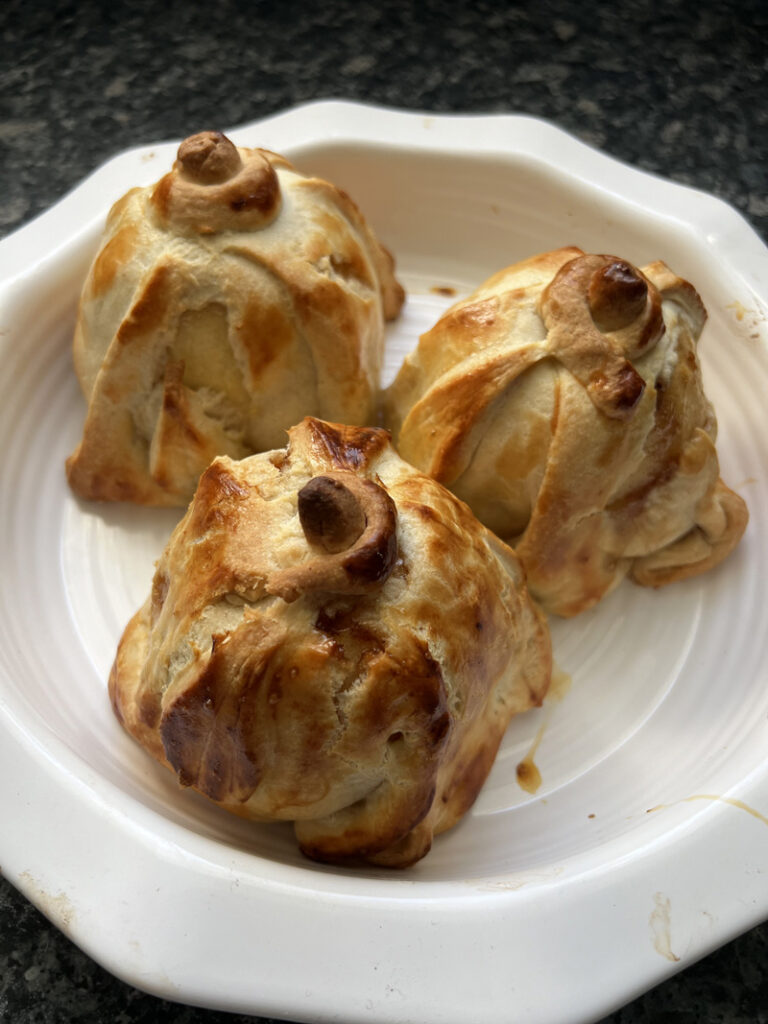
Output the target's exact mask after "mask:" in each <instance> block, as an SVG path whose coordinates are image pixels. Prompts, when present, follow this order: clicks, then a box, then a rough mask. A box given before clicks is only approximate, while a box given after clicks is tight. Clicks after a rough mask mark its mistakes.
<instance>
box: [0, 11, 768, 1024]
mask: <svg viewBox="0 0 768 1024" xmlns="http://www.w3.org/2000/svg"><path fill="white" fill-rule="evenodd" d="M0 40H2V48H1V49H0V183H1V184H2V187H1V188H0V234H6V233H8V232H10V231H12V230H13V229H15V228H16V227H18V226H20V225H21V224H23V223H24V222H26V221H27V220H29V219H30V218H32V217H34V216H35V215H36V214H38V213H40V212H42V211H43V210H45V209H46V208H47V207H48V206H50V205H51V204H52V203H53V202H55V201H56V200H57V199H58V198H60V197H61V196H62V195H63V194H64V193H65V192H66V191H67V190H68V189H70V188H71V187H73V186H74V185H75V184H77V183H78V182H79V181H80V180H81V179H82V178H83V177H84V176H85V175H86V174H88V173H89V172H90V171H91V170H93V169H94V168H95V167H97V166H98V165H99V164H100V163H102V162H103V161H104V160H105V159H106V158H108V157H109V156H111V155H113V154H114V153H116V152H118V151H120V150H121V149H124V148H126V147H127V146H130V145H138V144H142V143H151V142H156V141H159V140H161V139H170V138H181V137H183V136H184V135H186V134H188V133H189V132H191V131H195V130H198V129H200V128H208V127H227V126H232V125H236V124H238V123H241V122H245V121H250V120H253V119H255V118H258V117H259V116H264V115H267V114H271V113H274V112H276V111H279V110H281V109H284V108H286V107H288V106H292V105H295V104H297V103H301V102H305V101H307V100H312V99H319V98H330V97H333V98H348V99H357V100H363V101H368V102H373V103H380V104H386V105H390V106H394V107H398V108H415V109H420V110H424V111H461V112H492V111H499V112H522V113H528V114H532V115H536V116H539V117H544V118H547V119H549V120H551V121H553V122H555V123H557V124H558V125H560V126H561V127H563V128H565V129H567V130H568V131H570V132H572V133H573V134H575V135H576V136H577V137H579V138H581V139H583V140H584V141H586V142H588V143H590V144H592V145H595V146H598V147H599V148H601V149H603V150H605V151H606V152H608V153H610V154H612V155H614V156H616V157H618V158H620V159H622V160H625V161H627V162H629V163H632V164H635V165H637V166H639V167H642V168H644V169H647V170H651V171H654V172H656V173H659V174H662V175H664V176H666V177H669V178H672V179H674V180H676V181H679V182H683V183H685V184H688V185H692V186H694V187H697V188H701V189H705V190H707V191H710V192H712V193H714V194H715V195H717V196H719V197H721V198H723V199H725V200H727V201H728V202H730V203H732V204H733V205H734V206H736V207H737V208H738V209H739V210H740V211H741V212H742V213H743V214H744V216H745V217H746V218H747V219H748V220H749V221H750V223H751V224H752V225H753V226H754V227H755V228H756V230H757V231H758V232H759V233H760V234H761V235H762V237H763V238H768V45H767V44H768V6H767V5H766V4H765V2H764V0H742V2H735V3H728V2H720V3H714V2H711V0H700V2H698V3H696V4H691V3H686V2H680V0H678V2H667V3H655V4H651V3H641V2H636V3H614V4H611V5H597V4H587V3H584V2H583V0H571V2H569V0H564V2H561V3H554V2H549V0H539V2H538V3H535V4H534V3H531V4H528V5H526V6H525V7H524V6H522V5H521V6H517V5H516V4H514V3H493V2H490V0H474V2H471V3H470V2H464V0H461V2H457V3H450V4H447V3H445V2H435V0H422V2H420V3H416V2H414V3H405V2H398V0H389V2H387V3H376V4H373V3H370V4H365V3H359V2H358V3H354V4H353V3H349V4H342V3H337V2H326V3H323V4H310V3H297V2H294V0H283V2H281V3H277V2H272V0H268V2H262V0H254V2H252V3H248V4H246V3H237V2H234V0H220V2H217V3H213V4H205V5H202V4H201V5H198V4H194V3H177V2H173V0H170V2H168V3H165V4H159V3H155V2H151V3H150V2H146V0H134V2H132V3H130V4H126V3H122V2H113V3H111V4H106V3H103V4H102V3H94V2H88V0H83V2H80V3H62V2H58V3H55V2H52V3H48V4H45V5H43V4H39V5H37V4H30V3H29V2H27V0H5V2H4V3H3V5H2V8H1V9H0ZM0 827H2V828H12V827H13V824H12V822H2V824H1V825H0ZM599 969H600V965H599V964H596V965H595V970H597V971H599ZM159 1020H162V1021H164V1022H165V1024H215V1022H221V1024H224V1022H225V1021H228V1022H234V1024H240V1022H243V1021H246V1020H250V1021H255V1020H257V1018H248V1017H242V1016H231V1015H229V1014H224V1013H218V1012H215V1011H206V1010H200V1009H193V1008H190V1007H184V1006H178V1005H175V1004H170V1003H163V1002H162V1001H160V1000H158V999H156V998H154V997H152V996H148V995H145V994H143V993H141V992H138V991H136V990H134V989H132V988H130V987H128V986H126V985H124V984H123V983H121V982H118V981H116V980H115V979H114V978H112V977H111V976H110V975H109V974H107V973H106V972H105V971H104V970H102V969H101V968H100V967H98V966H97V965H96V964H95V963H93V962H92V961H91V960H89V959H88V958H87V957H86V956H84V955H83V954H82V953H81V952H80V951H79V950H77V949H76V948H75V947H74V946H73V945H72V944H71V943H70V942H69V941H68V940H67V939H66V938H65V937H64V936H63V935H62V934H60V933H59V932H58V931H57V930H56V929H54V928H53V927H52V926H50V925H49V924H48V923H47V922H46V920H45V919H44V918H43V917H42V915H40V914H39V913H38V912H37V911H36V910H35V909H34V908H33V907H32V906H31V905H30V904H28V903H27V902H26V900H25V899H24V898H23V897H21V896H20V895H19V894H18V893H17V892H16V891H15V890H14V889H13V888H12V887H11V885H10V884H9V883H8V882H7V881H5V880H3V879H0V1021H4V1022H12V1024H65V1022H70V1021H72V1022H74V1021H77V1022H93V1024H108V1022H109V1024H134V1022H135V1024H144V1022H146V1024H150V1022H155V1021H159ZM767 1021H768V926H761V927H758V928H755V929H754V930H752V931H750V932H749V933H748V934H746V935H744V936H742V937H741V938H739V939H736V940H735V941H733V942H732V943H730V944H729V945H727V946H726V947H724V948H723V949H721V950H719V951H717V952H716V953H713V954H712V955H711V956H710V957H708V958H707V959H706V960H704V961H701V962H700V963H698V964H695V965H693V966H691V967H689V968H688V969H687V970H686V971H684V972H683V973H681V974H679V975H677V976H676V977H674V978H672V979H671V980H669V981H668V982H666V983H664V984H663V985H661V986H659V987H658V988H656V989H654V990H653V991H651V992H649V993H646V994H644V995H641V996H640V997H639V998H637V999H635V1000H634V1001H633V1002H632V1003H630V1004H629V1005H628V1006H626V1007H625V1008H623V1009H621V1010H618V1011H616V1012H615V1013H614V1014H613V1015H612V1016H610V1017H609V1018H607V1019H606V1024H608V1022H610V1024H756V1022H757V1024H760V1022H767ZM414 1024H419V1022H417V1021H415V1022H414ZM467 1024H473V1022H467Z"/></svg>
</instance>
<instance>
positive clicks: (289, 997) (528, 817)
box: [0, 102, 768, 1024]
mask: <svg viewBox="0 0 768 1024" xmlns="http://www.w3.org/2000/svg"><path fill="white" fill-rule="evenodd" d="M197 127H199V126H190V128H191V129H194V128H197ZM231 134H232V135H233V137H234V138H235V140H236V141H238V142H240V143H242V144H247V145H259V146H265V147H267V148H270V149H274V150H277V151H280V152H285V153H286V154H287V155H289V156H290V157H292V158H293V159H294V161H295V162H296V163H297V164H298V165H299V166H300V167H301V168H302V169H305V170H307V171H314V172H317V173H320V174H322V175H325V176H327V177H328V178H330V179H331V180H333V181H335V182H337V183H338V184H340V185H342V186H343V187H345V188H346V189H347V190H348V191H349V192H350V193H351V194H352V195H353V196H354V198H355V199H356V200H357V202H358V204H359V205H360V206H361V207H362V209H363V211H364V212H365V215H366V216H367V217H368V219H369V220H370V221H371V222H372V224H373V225H374V227H375V228H376V230H377V232H378V234H379V235H380V236H381V238H382V239H383V240H384V242H385V243H386V244H387V245H388V246H389V247H390V248H391V249H392V250H393V251H394V252H395V253H396V255H397V260H398V267H399V271H400V274H401V277H402V279H403V281H404V283H405V284H406V286H407V288H408V291H409V300H408V305H407V308H406V311H405V315H404V317H403V318H402V319H401V321H400V322H399V323H398V324H396V325H395V326H394V327H393V329H392V332H391V337H390V348H389V361H388V375H389V376H391V374H392V372H393V370H394V368H395V367H396V365H397V364H398V362H399V360H400V358H401V357H402V355H403V354H404V352H405V351H407V350H408V349H409V348H410V347H411V346H412V345H413V343H414V341H415V339H416V336H417V335H418V333H419V332H420V331H421V330H423V329H425V328H426V327H427V326H428V325H430V324H431V323H432V322H433V321H434V319H436V317H437V316H438V314H439V313H440V311H441V310H442V308H444V306H445V305H446V304H447V303H448V302H449V299H448V298H446V297H445V296H443V295H440V294H439V293H438V292H437V291H435V289H440V288H443V289H445V288H449V289H453V290H455V292H456V293H457V294H461V293H463V292H466V291H467V290H469V289H470V288H471V287H473V286H474V285H476V284H478V283H479V282H480V281H481V280H482V279H484V278H485V277H486V276H488V275H489V274H490V273H491V272H492V271H494V270H497V269H498V268H500V267H502V266H504V265H507V264H509V263H511V262H513V261H515V260H517V259H519V258H522V257H524V256H527V255H531V254H533V253H535V252H538V251H542V250H545V249H549V248H553V247H557V246H560V245H564V244H571V243H572V244H577V245H580V246H582V247H583V248H585V249H587V250H593V251H599V252H611V253H615V254H618V255H622V256H625V257H627V258H629V259H630V260H632V261H633V262H635V263H638V264H643V263H645V262H648V261H650V260H652V259H655V258H662V259H664V260H665V261H666V262H667V263H669V264H670V265H671V266H672V267H673V268H674V269H675V270H676V271H677V272H678V273H679V274H681V275H682V276H684V277H687V278H689V279H690V280H692V281H693V282H694V283H695V285H696V287H697V288H698V289H699V291H700V292H701V294H702V296H703V298H704V301H705V303H706V305H707V307H708V309H709V313H710V319H709V323H708V325H707V327H706V330H705V335H704V337H703V340H702V342H701V347H700V352H701V359H702V364H703V369H704V375H705V384H706V387H707V389H708V391H709V394H710V397H711V398H712V399H713V401H714V404H715V407H716V410H717V413H718V417H719V422H720V439H719V451H720V456H721V463H722V473H723V476H724V478H725V479H726V481H727V482H729V483H730V484H731V485H732V486H734V487H735V488H736V490H738V491H739V492H741V493H742V494H743V496H744V497H745V498H746V500H747V502H748V504H749V507H750V510H751V516H752V517H751V522H750V526H749V528H748V530H747V534H746V536H745V538H744V540H743V542H742V544H741V545H740V547H739V548H738V550H737V551H736V552H735V553H734V554H733V556H732V557H731V558H730V559H729V560H728V561H727V562H726V563H725V564H724V565H723V566H722V567H721V568H719V569H717V570H716V571H714V572H711V573H710V574H709V575H707V576H705V577H703V578H701V579H698V580H694V581H691V582H687V583H681V584H676V585H673V586H671V587H668V588H666V589H664V590H662V591H659V592H652V591H646V590H643V589H640V588H637V587H633V586H632V585H631V584H629V583H627V584H624V585H623V586H622V587H621V588H619V590H618V591H616V592H615V593H614V594H613V595H612V596H610V597H609V598H608V599H607V600H605V601H604V602H603V603H602V604H601V605H600V606H599V607H598V608H596V609H595V610H594V611H592V612H589V613H587V614H585V615H582V616H581V617H579V618H577V619H575V620H572V621H569V622H561V621H558V622H554V623H553V636H554V643H555V650H556V657H557V661H558V663H559V665H560V667H561V669H562V670H564V672H565V673H567V674H568V675H569V676H570V677H571V680H572V682H571V685H570V687H569V688H567V692H564V689H565V688H563V687H560V688H559V692H558V694H557V695H556V699H553V700H548V701H547V703H545V705H544V707H543V708H542V709H540V710H538V711H536V712H532V713H530V714H527V715H525V716H521V717H520V718H519V719H518V720H516V721H515V722H513V724H512V727H511V728H510V730H509V733H508V735H507V737H506V739H505V742H504V745H503V748H502V750H501V753H500V756H499V758H498V761H497V763H496V765H495V767H494V769H493V772H492V775H491V777H490V779H489V780H488V783H487V785H486V786H485V788H484V790H483V792H482V794H481V796H480V798H479V800H478V802H477V804H476V806H475V807H474V809H473V811H472V812H471V814H470V815H469V816H468V817H467V819H466V820H465V821H464V822H463V823H462V824H460V825H459V826H458V827H457V828H456V829H455V830H453V831H452V832H451V833H449V834H447V835H445V836H443V837H441V838H439V839H438V840H437V841H436V843H435V846H434V847H433V850H432V852H431V853H430V854H429V856H428V857H427V858H426V859H425V860H424V861H422V862H421V863H420V864H418V865H417V866H416V867H415V868H413V869H412V870H410V871H407V872H404V873H391V872H385V871H377V870H362V871H352V870H343V871H342V870H335V869H332V868H323V867H319V866H314V865H312V864H310V863H309V862H306V861H304V860H302V859H301V858H300V856H299V855H298V854H297V853H296V850H295V847H294V843H293V840H292V836H291V830H290V828H288V827H287V826H286V827H283V826H276V827H273V826H254V825H248V824H246V823H244V822H242V821H239V820H238V819H236V818H232V817H230V816H228V815H226V814H224V813H223V812H219V811H218V810H217V809H216V808H213V807H211V806H210V805H208V804H207V803H206V802H205V801H203V800H202V798H198V797H196V796H195V795H193V794H191V793H189V792H182V791H180V790H179V789H178V788H177V786H176V785H175V781H174V779H173V778H172V777H171V776H170V774H169V773H166V772H164V771H163V770H162V769H160V768H158V767H156V766H155V765H154V763H153V762H151V761H150V759H149V758H148V757H146V756H145V755H144V754H143V753H142V752H141V751H140V750H139V749H138V748H137V747H136V745H135V744H134V743H133V742H132V741H130V740H129V739H128V738H127V737H126V736H125V735H123V733H122V732H121V730H120V728H119V727H118V725H117V723H116V722H115V721H114V720H113V718H112V715H111V711H110V709H109V706H108V701H107V697H106V677H107V673H108V670H109V666H110V663H111V660H112V656H113V652H114V649H115V645H116V642H117V639H118V636H119V634H120V631H121V630H122V627H123V626H124V624H125V622H126V620H127V619H128V617H129V616H130V614H131V613H132V612H133V611H134V609H135V608H136V607H137V606H138V604H139V603H140V602H141V601H142V600H143V599H144V596H145V593H146V592H147V589H148V586H149V582H150V576H151V571H152V563H153V560H154V559H155V558H156V557H157V555H158V554H159V552H160V550H161V547H162V545H163V543H164V542H165V539H166V537H167V535H168V532H169V530H170V527H171V525H172V524H173V522H174V521H175V519H176V515H175V514H174V513H167V512H157V511H152V510H143V509H136V508H115V507H109V508H101V507H94V506H89V505H86V504H81V503H79V502H77V501H76V500H75V499H74V498H73V497H72V495H71V494H70V493H69V492H68V490H67V487H66V485H65V479H64V472H63V462H64V458H65V456H66V455H67V454H68V453H69V452H70V451H71V450H72V448H73V447H74V445H75V444H76V442H77V439H78V437H79V433H80V428H81V424H82V419H83V414H84V405H83V401H82V399H81V397H80V394H79V391H78V387H77V384H76V381H75V377H74V373H73V370H72V367H71V364H70V352H69V345H70V337H71V331H72V325H73V320H74V313H75V305H76V301H77V296H78V292H79V288H80V284H81V281H82V279H83V277H84V274H85V271H86V267H87V264H88V262H89V260H90V259H91V257H92V255H93V253H94V251H95V248H96V246H97V243H98V237H99V233H100V230H101V226H102V224H103V221H104V216H105V213H106V211H107V209H108V207H109V205H110V203H111V202H112V201H113V200H114V199H116V198H117V197H118V196H120V195H121V194H122V193H123V192H125V191H126V190H127V189H128V188H129V187H130V186H132V185H135V184H143V183H149V182H151V181H154V180H156V179H157V178H158V177H159V176H160V175H161V174H162V173H164V171H165V170H166V169H167V167H168V166H169V165H170V162H171V160H172V159H173V155H174V152H175V144H170V143H169V144H163V145H160V146H156V147H153V148H145V149H139V150H133V151H130V152H127V153H124V154H123V155H121V156H118V157H117V158H116V159H114V160H112V161H111V162H110V163H108V164H107V165H105V166H104V167H102V168H101V169H100V170H98V171H97V172H96V173H95V174H94V175H92V176H91V177H90V178H89V179H88V180H87V181H86V182H85V183H84V184H83V185H81V186H80V187H79V188H78V189H76V190H75V191H74V192H73V193H71V194H70V195H68V196H67V197H66V198H65V199H64V200H63V201H62V202H61V203H59V204H58V205H57V206H55V207H54V208H53V209H51V210H50V211H49V212H48V213H46V214H44V215H43V216H42V217H40V218H39V219H38V220H36V221H34V222H33V223H31V224H30V225H28V226H27V227H24V228H22V229H21V230H20V231H19V232H17V233H16V234H15V235H12V236H11V237H10V238H8V239H7V240H6V241H4V242H2V243H0V276H1V277H2V278H4V282H3V285H2V293H1V296H0V365H1V366H2V367H3V376H2V378H1V379H0V501H1V502H2V519H1V520H0V522H1V524H2V530H0V567H1V568H0V573H1V574H0V819H1V820H2V822H3V826H2V830H0V865H1V866H2V870H3V872H4V873H5V874H6V876H7V877H8V878H10V879H11V880H12V881H13V882H14V883H15V884H16V885H18V886H19V888H20V889H21V890H22V891H23V892H24V893H25V894H26V895H27V896H28V897H29V898H30V899H31V900H32V901H33V902H34V903H36V904H37V905H38V906H39V907H40V908H41V909H42V910H43V911H44V912H45V913H46V914H48V916H49V917H50V918H51V919H52V920H53V921H54V922H55V923H56V924H57V925H59V926H60V927H61V928H62V929H63V930H64V931H65V932H66V933H67V934H68V935H69V936H70V937H71V938H72V939H73V940H74V941H75V942H76V943H78V945H80V946H81V947H82V948H83V949H84V950H86V951H87V952H88V953H89V954H90V955H91V956H92V957H94V958H95V959H96V960H98V961H99V962H101V963H102V964H103V965H104V966H106V967H107V968H108V969H109V970H110V971H112V972H114V973H115V974H117V975H119V976H120V977H122V978H123V979H125V980H127V981H129V982H131V983H132V984H134V985H137V986H139V987H141V988H144V989H146V990H149V991H151V992H154V993H156V994H158V995H162V996H165V997H169V998H172V999H177V1000H181V1001H185V1002H190V1003H198V1004H201V1005H205V1006H210V1007H219V1008H224V1009H228V1010H237V1011H241V1012H250V1013H258V1014H263V1015H265V1016H266V1015H269V1016H279V1017H287V1018H290V1019H297V1020H302V1021H340V1022H350V1024H358V1022H360V1021H362V1020H366V1021H376V1022H392V1024H395V1022H406V1021H417V1022H419V1024H448V1022H455V1024H466V1022H467V1021H473V1020H482V1021H483V1022H484V1024H494V1022H500V1024H501V1022H503V1024H508V1022H509V1021H510V1020H520V1021H526V1022H527V1024H536V1022H545V1021H551V1022H557V1024H563V1022H571V1021H573V1022H576V1021H588V1020H594V1019H598V1018H599V1017H601V1016H602V1015H604V1014H606V1013H608V1012H609V1011H610V1010H611V1009H613V1008H614V1007H616V1006H617V1005H619V1004H621V1003H623V1002H626V1001H628V1000H630V999H631V998H632V997H633V996H635V995H636V994H637V993H639V992H641V991H642V990H643V989H645V988H647V987H649V986H651V985H653V984H654V983H656V982H658V981H660V980H662V979H663V978H664V977H665V976H667V975H669V974H670V973H672V972H673V971H676V970H678V969H680V968H682V967H684V966H686V965H687V964H689V963H691V962H692V961H693V960H695V959H697V958H699V957H701V956H702V955H704V954H705V953H707V952H709V951H710V950H711V949H713V948H714V947H715V946H717V945H719V944H721V943H723V942H725V941H726V940H728V939H730V938H731V937H733V936H734V935H735V934H737V933H738V932H740V931H742V930H744V929H747V928H749V927H750V926H751V925H753V924H756V923H757V922H758V921H760V920H762V919H764V918H765V917H766V916H768V873H766V872H765V870H764V869H765V866H766V864H767V863H768V762H767V760H766V755H767V752H768V685H766V684H767V683H768V651H767V650H766V647H767V645H768V622H767V621H766V620H767V619H768V593H767V590H768V585H767V584H766V573H765V567H766V565H768V560H767V559H766V542H767V540H768V526H767V525H766V524H768V512H767V509H766V505H767V504H768V447H767V446H766V444H765V440H764V438H765V427H766V423H765V420H766V417H765V397H764V396H765V395H766V393H768V344H767V342H768V323H767V322H766V302H765V300H766V297H767V296H768V251H766V249H765V247H764V246H763V245H762V243H761V242H760V240H759V239H758V237H757V236H756V235H755V234H754V233H753V232H752V230H751V229H750V228H749V227H748V226H747V224H746V223H745V222H744V221H743V220H742V219H741V218H740V217H739V215H738V214H736V213H735V212H734V211H733V210H732V209H730V208H729V207H727V206H725V205H723V204H722V203H720V202H718V201H717V200H714V199H712V198H710V197H708V196H705V195H702V194H699V193H696V192H693V191H690V190H687V189H684V188H681V187H679V186H676V185H672V184H670V183H668V182H665V181H661V180H658V179H655V178H652V177H650V176H648V175H646V174H642V173H640V172H638V171H635V170H632V169H630V168H628V167H625V166H623V165H621V164H618V163H616V162H615V161H613V160H611V159H608V158H607V157H605V156H603V155H601V154H599V153H596V152H594V151H592V150H590V149H588V148H586V147H585V146H583V145H581V144H580V143H578V142H576V141H575V140H574V139H572V138H570V137H569V136H567V135H565V134H563V133H562V132H561V131H559V130H557V129H555V128H553V127H552V126H549V125H547V124H543V123H541V122H539V121H535V120H531V119H529V118H523V117H502V116H493V117H430V116H423V115H420V114H405V113H397V112H394V111H387V110H380V109H371V108H365V107H360V106H357V105H352V104H348V103H335V102H333V103H319V104H313V105H310V106H307V107H303V108H299V109H295V110H292V111H289V112H288V113H286V114H282V115H280V116H278V117H274V118H270V119H268V120H266V121H262V122H261V123H257V124H253V125H249V126H246V127H243V128H238V129H237V130H236V131H234V132H232V133H231ZM536 743H537V744H538V746H537V747H536V750H535V754H534V755H533V758H534V761H535V764H536V765H537V767H538V769H539V771H540V773H541V776H542V783H541V786H540V788H539V790H538V791H537V792H536V793H535V794H530V793H527V792H525V791H523V790H522V789H521V788H520V787H519V785H518V783H517V778H516V771H515V769H516V765H517V764H518V762H519V761H521V760H522V759H523V758H524V757H525V756H526V755H527V754H528V753H529V752H530V751H531V748H532V747H533V746H534V745H535V744H536Z"/></svg>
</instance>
